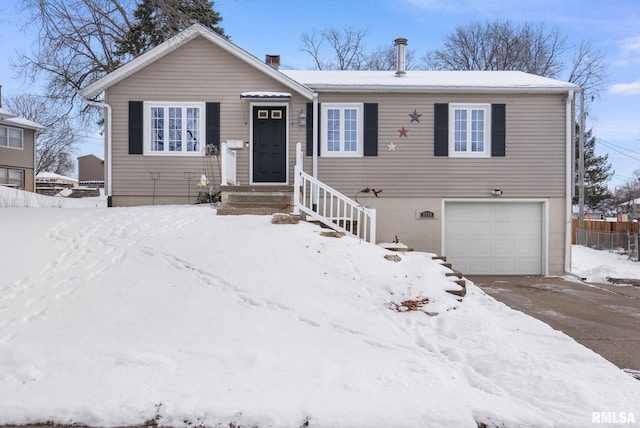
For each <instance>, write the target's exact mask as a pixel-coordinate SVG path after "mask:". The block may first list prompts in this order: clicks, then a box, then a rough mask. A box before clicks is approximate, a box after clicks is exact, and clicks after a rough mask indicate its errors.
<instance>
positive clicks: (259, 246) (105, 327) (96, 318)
mask: <svg viewBox="0 0 640 428" xmlns="http://www.w3.org/2000/svg"><path fill="white" fill-rule="evenodd" d="M0 216H2V223H3V224H5V225H6V224H10V225H11V227H10V228H5V230H3V245H2V246H0V260H2V276H1V277H0V314H1V317H0V361H2V364H1V365H0V397H1V399H0V424H27V423H37V422H47V421H51V422H55V423H62V424H72V423H77V424H88V425H92V426H124V425H134V424H143V423H145V422H146V421H151V420H155V421H157V422H158V423H159V424H161V425H162V424H166V425H170V426H192V425H202V426H230V425H229V424H233V425H235V426H254V425H255V426H259V427H299V426H303V425H304V424H305V423H308V426H309V427H372V426H375V427H416V426H429V427H445V426H447V427H448V426H451V427H454V426H455V427H474V428H475V427H477V422H481V423H487V424H489V426H494V425H495V426H503V425H504V426H508V427H515V426H540V427H551V426H560V427H579V426H589V425H590V424H591V421H592V413H593V412H598V411H602V410H606V411H611V412H625V414H628V413H629V412H635V413H634V415H635V417H636V418H638V419H640V408H639V407H638V396H640V383H639V382H638V381H637V380H635V379H633V378H632V377H631V376H629V375H628V374H626V373H624V372H623V371H621V370H619V369H618V368H616V367H615V366H614V365H613V364H611V363H609V362H608V361H606V360H604V359H603V358H602V357H600V356H599V355H597V354H595V353H594V352H592V351H590V350H588V349H586V348H584V347H583V346H581V345H580V344H578V343H576V342H575V341H574V340H573V339H571V338H569V337H567V336H566V335H564V334H562V333H560V332H558V331H555V330H553V329H552V328H550V327H549V326H548V325H546V324H544V323H542V322H540V321H537V320H535V319H533V318H531V317H528V316H526V315H524V314H522V313H520V312H516V311H513V310H511V309H509V308H508V307H506V306H505V305H503V304H501V303H498V302H496V301H495V300H494V299H493V298H491V297H489V296H487V295H486V294H484V293H483V292H481V291H480V290H479V289H478V288H477V287H475V286H474V285H473V284H469V285H468V287H467V288H468V294H467V296H466V297H465V298H464V300H463V301H462V302H459V301H458V300H457V298H456V297H455V296H452V295H450V294H449V293H446V292H445V290H446V289H448V288H451V287H452V286H454V287H455V285H453V283H452V281H453V279H451V278H449V277H446V276H445V272H446V269H445V268H444V267H443V266H441V265H439V264H438V263H437V262H435V261H433V260H431V256H432V255H430V254H425V253H418V252H416V253H401V254H399V255H400V257H401V260H400V261H399V262H391V261H388V260H385V259H384V255H385V254H389V251H388V250H386V249H384V248H380V247H378V246H374V245H370V244H367V243H362V242H359V241H358V240H356V239H352V238H347V237H344V238H328V237H323V236H321V235H320V229H319V228H317V227H316V226H313V225H311V224H308V223H300V224H298V225H272V224H271V223H270V217H268V216H236V217H234V216H228V217H222V216H221V217H218V216H216V215H215V211H214V210H212V209H211V208H210V207H208V206H164V207H136V208H111V209H102V208H98V209H96V208H93V209H82V208H77V209H73V210H65V209H54V208H43V209H25V208H15V209H3V210H0ZM423 298H428V299H429V302H428V303H427V307H426V308H427V309H424V310H427V311H428V312H438V313H439V314H438V315H437V316H428V315H426V314H425V313H424V312H423V311H407V312H398V311H396V310H394V307H395V306H394V304H399V303H401V302H403V301H406V300H421V299H423ZM616 426H621V425H619V424H618V425H616ZM622 426H624V425H622Z"/></svg>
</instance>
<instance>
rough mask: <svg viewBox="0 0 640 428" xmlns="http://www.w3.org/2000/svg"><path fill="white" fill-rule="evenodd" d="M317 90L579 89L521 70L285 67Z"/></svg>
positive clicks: (539, 90) (289, 74)
mask: <svg viewBox="0 0 640 428" xmlns="http://www.w3.org/2000/svg"><path fill="white" fill-rule="evenodd" d="M282 73H284V74H286V75H287V76H289V77H291V78H292V79H294V80H296V81H298V82H300V83H302V84H304V85H306V86H309V87H310V88H312V89H314V90H331V91H393V92H438V91H447V92H452V91H453V92H455V91H464V92H489V91H491V92H495V91H501V92H507V91H515V92H567V91H569V90H575V91H578V90H580V87H579V86H577V85H574V84H572V83H567V82H562V81H560V80H555V79H549V78H547V77H541V76H536V75H533V74H528V73H523V72H521V71H411V70H410V71H407V73H406V75H405V76H404V77H397V76H396V74H395V72H394V71H356V70H338V71H326V70H282Z"/></svg>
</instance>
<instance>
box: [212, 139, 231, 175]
mask: <svg viewBox="0 0 640 428" xmlns="http://www.w3.org/2000/svg"><path fill="white" fill-rule="evenodd" d="M212 179H213V178H212ZM220 185H221V186H226V185H227V143H226V142H225V141H222V142H220Z"/></svg>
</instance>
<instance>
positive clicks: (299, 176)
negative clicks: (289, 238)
mask: <svg viewBox="0 0 640 428" xmlns="http://www.w3.org/2000/svg"><path fill="white" fill-rule="evenodd" d="M303 160H304V157H303V154H302V144H301V143H297V144H296V165H295V171H294V182H293V200H294V213H296V214H299V213H300V211H302V212H304V213H305V214H307V215H308V216H309V217H310V219H311V220H317V221H320V222H321V223H323V224H325V225H327V226H328V227H330V228H332V229H334V230H337V231H340V232H344V233H349V234H352V235H354V236H356V237H358V238H361V239H364V240H365V241H368V242H371V243H373V244H375V243H376V210H375V209H372V208H366V207H363V206H362V205H360V204H359V203H358V202H356V201H354V200H353V199H351V198H349V197H348V196H345V195H343V194H342V193H340V192H338V191H337V190H335V189H333V188H331V187H330V186H327V185H326V184H324V183H323V182H321V181H319V180H317V179H316V178H314V177H313V176H311V175H309V174H307V173H306V172H304V171H303Z"/></svg>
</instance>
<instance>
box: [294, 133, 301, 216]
mask: <svg viewBox="0 0 640 428" xmlns="http://www.w3.org/2000/svg"><path fill="white" fill-rule="evenodd" d="M302 162H303V157H302V143H296V165H295V166H294V168H293V213H294V214H300V184H301V183H300V173H301V172H302Z"/></svg>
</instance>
